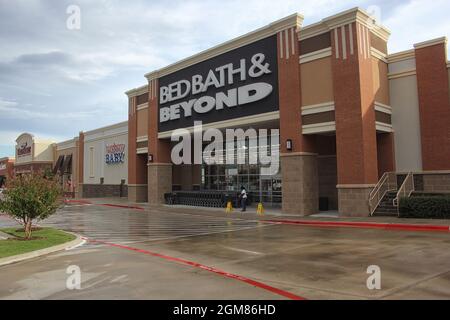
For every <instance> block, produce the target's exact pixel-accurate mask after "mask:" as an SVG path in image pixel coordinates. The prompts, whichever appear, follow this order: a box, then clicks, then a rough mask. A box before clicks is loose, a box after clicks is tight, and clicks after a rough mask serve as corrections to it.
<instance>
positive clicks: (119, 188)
mask: <svg viewBox="0 0 450 320" xmlns="http://www.w3.org/2000/svg"><path fill="white" fill-rule="evenodd" d="M81 194H82V197H83V198H112V197H123V198H126V197H128V186H127V185H112V184H110V185H107V184H83V185H81Z"/></svg>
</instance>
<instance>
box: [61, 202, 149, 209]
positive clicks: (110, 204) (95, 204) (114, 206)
mask: <svg viewBox="0 0 450 320" xmlns="http://www.w3.org/2000/svg"><path fill="white" fill-rule="evenodd" d="M65 203H80V204H91V205H94V206H103V207H113V208H122V209H133V210H140V211H141V210H145V209H144V208H142V207H137V206H126V205H120V204H112V203H92V202H89V201H86V200H66V201H65Z"/></svg>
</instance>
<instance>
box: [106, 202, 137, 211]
mask: <svg viewBox="0 0 450 320" xmlns="http://www.w3.org/2000/svg"><path fill="white" fill-rule="evenodd" d="M98 206H104V207H113V208H122V209H134V210H145V209H144V208H142V207H135V206H125V205H120V204H111V203H102V204H98Z"/></svg>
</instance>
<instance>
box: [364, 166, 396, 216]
mask: <svg viewBox="0 0 450 320" xmlns="http://www.w3.org/2000/svg"><path fill="white" fill-rule="evenodd" d="M396 179H397V175H396V174H395V172H386V173H385V174H384V175H383V176H382V177H381V179H380V181H379V182H378V184H377V185H376V186H375V188H374V189H373V190H372V192H371V193H370V195H369V207H370V215H371V216H372V215H373V213H374V212H375V210H376V209H377V207H378V205H379V204H380V202H381V200H383V198H384V196H385V195H386V193H388V192H389V191H395V190H397V181H396Z"/></svg>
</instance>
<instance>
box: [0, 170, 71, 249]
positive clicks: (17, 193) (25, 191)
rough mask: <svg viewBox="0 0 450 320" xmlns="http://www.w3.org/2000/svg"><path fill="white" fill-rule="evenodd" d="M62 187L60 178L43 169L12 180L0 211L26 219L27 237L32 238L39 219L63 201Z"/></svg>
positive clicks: (18, 218)
mask: <svg viewBox="0 0 450 320" xmlns="http://www.w3.org/2000/svg"><path fill="white" fill-rule="evenodd" d="M61 194H62V192H61V187H60V186H59V183H58V181H57V180H56V178H54V177H51V176H48V175H45V176H44V175H42V174H40V173H36V174H27V175H22V176H18V177H15V178H13V179H10V180H8V185H7V189H6V191H5V192H4V195H3V197H2V199H0V211H2V212H4V213H6V214H8V215H10V216H11V217H13V218H14V219H17V220H19V221H21V222H22V223H23V226H24V231H25V238H26V239H28V240H30V239H31V234H32V231H33V228H32V227H33V222H34V221H35V220H44V219H46V218H48V217H49V216H51V215H52V214H54V213H55V212H56V210H57V209H58V208H59V207H60V206H61V204H62V198H61Z"/></svg>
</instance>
